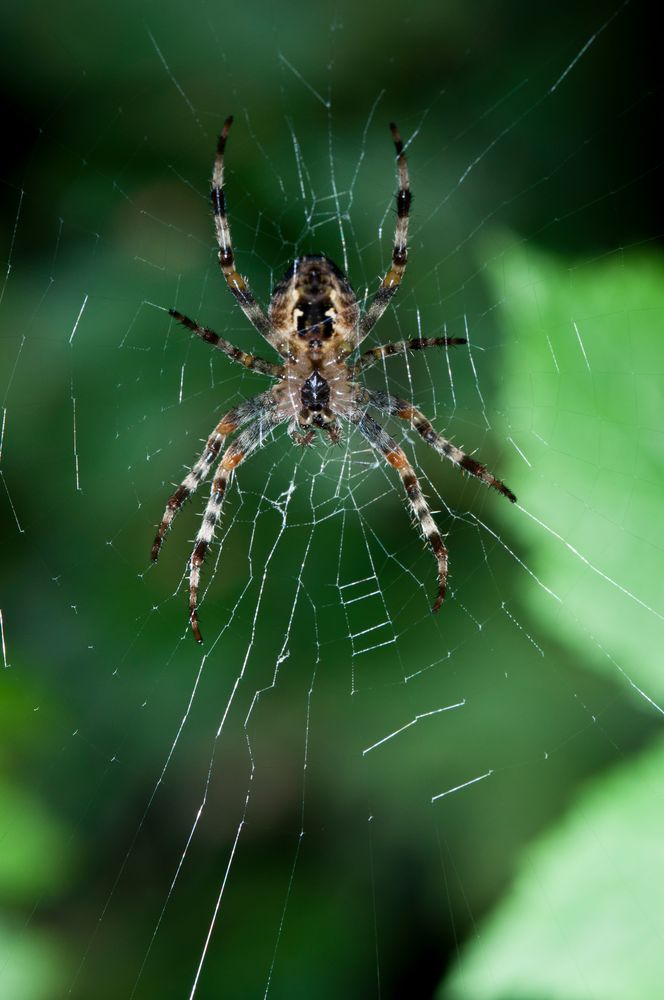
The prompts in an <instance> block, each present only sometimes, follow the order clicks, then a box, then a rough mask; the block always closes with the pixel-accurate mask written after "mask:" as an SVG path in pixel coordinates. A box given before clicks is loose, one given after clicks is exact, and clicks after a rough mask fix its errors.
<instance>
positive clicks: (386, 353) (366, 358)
mask: <svg viewBox="0 0 664 1000" xmlns="http://www.w3.org/2000/svg"><path fill="white" fill-rule="evenodd" d="M467 343H468V341H467V340H466V339H465V338H464V337H413V338H412V339H411V340H397V341H396V343H394V344H381V345H380V347H372V348H371V350H369V351H365V352H364V354H360V356H359V358H358V359H357V361H356V362H355V364H354V365H350V366H349V367H350V369H351V372H352V374H353V377H354V376H355V375H359V374H360V372H363V371H366V369H367V368H371V366H372V365H375V364H376V363H377V362H378V361H381V360H382V359H383V358H389V357H391V356H392V355H393V354H405V352H406V351H421V350H424V348H426V347H455V346H457V345H458V344H467Z"/></svg>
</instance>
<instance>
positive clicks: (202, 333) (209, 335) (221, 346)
mask: <svg viewBox="0 0 664 1000" xmlns="http://www.w3.org/2000/svg"><path fill="white" fill-rule="evenodd" d="M168 311H169V313H170V314H171V316H172V317H173V319H175V320H177V321H178V323H182V325H183V326H186V327H187V329H188V330H191V331H192V333H195V334H196V335H197V336H198V337H200V338H201V340H204V341H205V342H206V343H207V344H212V346H213V347H216V348H218V350H220V351H223V352H224V354H226V355H227V356H228V357H229V358H231V359H232V360H233V361H237V363H238V364H239V365H242V366H243V367H244V368H247V369H248V370H249V371H251V372H260V373H261V375H273V376H274V377H275V378H281V375H282V373H283V370H284V368H283V365H278V364H274V362H272V361H266V360H265V359H264V358H259V357H256V355H254V354H246V353H245V351H241V350H240V348H239V347H235V345H234V344H231V343H230V341H228V340H224V338H223V337H220V336H219V334H218V333H215V332H214V330H210V329H209V327H207V326H201V325H200V324H199V323H197V322H196V320H193V319H189V317H188V316H185V315H184V314H183V313H181V312H178V310H177V309H169V310H168Z"/></svg>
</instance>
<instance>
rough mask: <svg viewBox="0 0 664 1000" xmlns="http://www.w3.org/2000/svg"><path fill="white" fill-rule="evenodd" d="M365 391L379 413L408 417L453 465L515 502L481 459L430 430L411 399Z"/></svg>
mask: <svg viewBox="0 0 664 1000" xmlns="http://www.w3.org/2000/svg"><path fill="white" fill-rule="evenodd" d="M368 393H369V400H370V402H371V405H372V406H375V407H376V409H377V410H380V411H381V412H382V413H389V414H391V415H392V416H394V417H400V419H401V420H407V421H409V422H410V424H411V426H412V427H414V428H415V430H416V431H417V433H418V434H419V435H420V437H422V438H424V440H425V441H426V443H427V444H429V445H431V447H432V448H433V449H434V450H435V451H437V452H438V454H439V455H442V456H443V458H447V459H449V461H450V462H452V463H453V464H454V465H456V466H457V468H459V469H463V471H464V472H468V473H470V475H471V476H475V478H476V479H481V481H482V482H483V483H486V485H487V486H491V487H492V488H493V489H494V490H497V491H498V492H499V493H502V495H503V496H504V497H507V499H508V500H510V501H511V502H512V503H516V497H515V496H514V494H513V493H512V491H511V490H510V489H509V487H507V486H505V483H503V482H501V480H500V479H496V477H495V476H494V475H492V473H490V472H489V470H488V469H487V467H486V466H485V465H482V464H481V462H477V461H476V460H475V459H474V458H472V457H471V456H470V455H467V454H466V453H465V451H462V450H461V448H457V447H456V445H453V444H452V442H451V441H448V440H447V438H444V437H443V436H442V434H439V433H438V431H436V430H434V428H433V426H432V424H431V421H430V420H428V419H427V418H426V417H425V416H424V414H423V413H422V412H421V411H420V410H418V409H417V407H415V406H413V404H412V403H409V402H408V401H407V400H405V399H399V398H398V397H397V396H392V395H390V393H387V392H374V391H372V390H368Z"/></svg>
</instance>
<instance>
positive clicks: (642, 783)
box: [439, 743, 664, 1000]
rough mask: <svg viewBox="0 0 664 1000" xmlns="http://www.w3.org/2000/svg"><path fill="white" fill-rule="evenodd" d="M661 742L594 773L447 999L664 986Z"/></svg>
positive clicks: (541, 998)
mask: <svg viewBox="0 0 664 1000" xmlns="http://www.w3.org/2000/svg"><path fill="white" fill-rule="evenodd" d="M662 773H664V743H660V744H659V745H658V746H657V747H656V748H654V749H653V750H650V751H649V752H647V753H645V754H643V755H642V756H641V757H640V758H639V759H637V760H635V761H632V762H630V763H629V764H627V765H625V766H623V767H621V768H619V769H617V770H616V771H614V772H613V773H611V774H610V775H608V776H607V777H605V778H603V779H602V780H601V781H598V782H596V783H595V784H594V785H593V786H592V787H591V788H590V789H589V791H588V792H587V793H586V794H585V795H584V796H583V797H582V798H581V799H580V800H579V801H578V802H577V804H576V806H575V807H574V808H573V809H572V810H571V812H570V814H569V816H568V817H567V818H566V819H565V820H564V821H563V822H562V823H561V824H560V825H559V826H558V827H557V828H555V829H554V830H553V831H552V832H550V833H548V834H547V835H546V836H544V837H543V838H542V839H541V840H540V842H539V843H538V844H537V845H536V846H535V847H534V848H533V849H532V850H530V851H529V852H528V854H527V855H526V856H525V859H524V861H523V863H522V865H521V871H520V874H519V875H518V877H517V879H516V881H515V883H514V885H513V887H512V890H511V891H510V893H509V895H508V896H507V898H506V900H505V902H504V903H503V904H502V905H501V906H500V908H499V909H498V910H497V911H496V912H495V913H494V914H493V915H492V916H491V917H489V919H488V920H487V921H486V923H485V925H484V926H480V928H479V932H478V935H477V938H476V939H475V940H474V941H473V942H472V943H471V944H470V945H469V946H468V947H467V948H466V950H465V953H463V954H462V956H461V960H460V962H459V964H458V965H457V967H456V968H455V969H454V971H453V972H452V974H451V975H450V977H449V978H448V980H447V982H446V984H445V985H444V987H443V988H442V990H441V992H440V994H439V997H440V1000H503V998H509V1000H522V998H523V1000H571V998H582V1000H652V998H653V997H658V996H661V994H662V977H663V968H664V964H663V963H664V960H663V955H664V951H663V948H662V941H663V940H664V906H663V904H662V879H661V873H662V871H664V837H662V830H663V829H664V796H662Z"/></svg>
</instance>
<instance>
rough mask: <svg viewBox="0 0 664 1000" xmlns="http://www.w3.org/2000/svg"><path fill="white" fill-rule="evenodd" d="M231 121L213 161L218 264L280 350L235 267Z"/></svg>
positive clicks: (258, 325)
mask: <svg viewBox="0 0 664 1000" xmlns="http://www.w3.org/2000/svg"><path fill="white" fill-rule="evenodd" d="M232 124H233V118H232V116H231V117H230V118H227V119H226V121H225V122H224V125H223V128H222V130H221V134H220V136H219V139H218V141H217V155H216V158H215V161H214V169H213V171H212V182H211V187H210V196H211V198H212V210H213V212H214V225H215V229H216V231H217V243H218V244H219V266H220V268H221V273H222V274H223V276H224V278H225V279H226V284H227V285H228V287H229V288H230V290H231V292H232V293H233V295H234V296H235V298H236V299H237V301H238V302H239V303H240V307H241V309H242V311H243V313H244V314H245V316H246V317H247V319H248V320H249V322H250V323H251V324H253V326H254V327H255V328H256V329H257V330H258V332H259V333H260V335H261V336H262V337H264V338H265V340H267V342H268V343H269V344H272V346H273V347H275V348H276V349H277V350H278V349H279V348H278V346H277V338H276V336H275V334H274V331H273V330H272V327H271V325H270V321H269V319H268V318H267V316H266V315H265V313H264V312H263V310H262V309H261V307H260V306H259V304H258V302H257V301H256V299H255V298H254V296H253V294H252V292H251V289H250V288H249V285H248V284H247V282H246V281H245V279H244V278H243V277H242V275H241V274H239V273H238V271H237V270H236V269H235V255H234V253H233V241H232V239H231V227H230V224H229V222H228V216H227V215H226V199H225V197H224V151H225V149H226V139H227V138H228V133H229V131H230V127H231V125H232Z"/></svg>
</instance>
